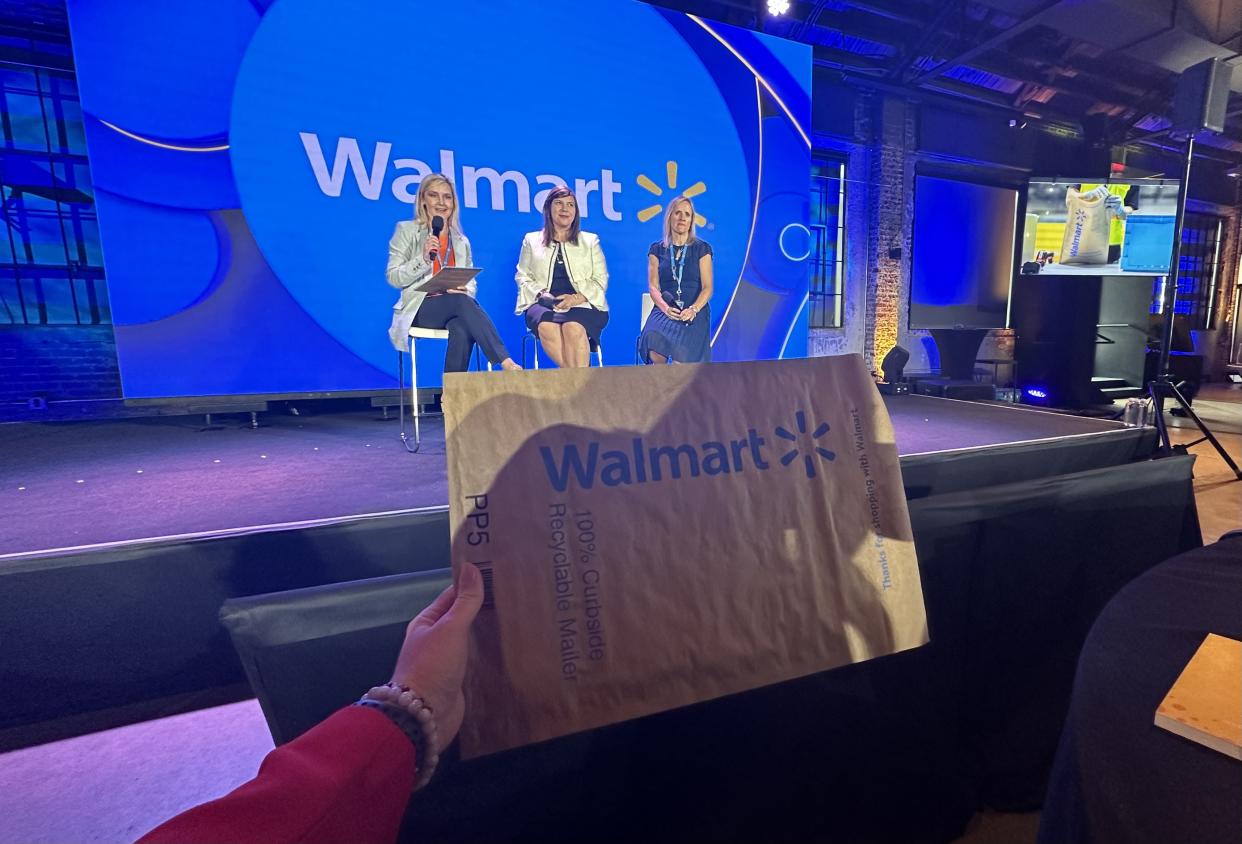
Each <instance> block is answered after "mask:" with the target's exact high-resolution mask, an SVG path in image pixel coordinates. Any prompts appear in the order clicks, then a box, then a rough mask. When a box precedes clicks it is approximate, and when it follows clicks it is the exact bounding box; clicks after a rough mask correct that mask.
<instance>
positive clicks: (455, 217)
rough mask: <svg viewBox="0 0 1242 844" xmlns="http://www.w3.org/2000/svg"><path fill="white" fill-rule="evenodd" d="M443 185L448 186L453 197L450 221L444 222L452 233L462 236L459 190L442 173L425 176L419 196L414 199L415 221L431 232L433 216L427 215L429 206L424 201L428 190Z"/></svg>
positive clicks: (419, 187) (420, 184) (419, 188)
mask: <svg viewBox="0 0 1242 844" xmlns="http://www.w3.org/2000/svg"><path fill="white" fill-rule="evenodd" d="M441 184H443V185H447V186H448V190H449V195H450V196H452V197H453V210H452V211H450V212H449V215H448V219H447V220H445V221H444V222H445V226H446V228H447V229H448V231H449V232H450V233H452V232H456V233H457V234H461V233H462V231H461V217H460V216H459V212H458V209H459V208H460V206H459V205H458V204H457V188H455V187H453V183H452V182H451V181H449V179H448V177H447V176H443V175H441V174H440V173H432V174H431V175H429V176H424V177H423V180H422V181H421V182H420V183H419V185H418V194H417V195H416V196H415V197H414V219H415V220H417V221H418V222H419V223H420V224H421V225H422V226H423V227H424V228H426V229H427V230H428V231H431V215H430V214H428V213H427V206H426V203H425V202H424V200H425V199H426V192H427V190H428V188H430V187H431V186H432V185H441Z"/></svg>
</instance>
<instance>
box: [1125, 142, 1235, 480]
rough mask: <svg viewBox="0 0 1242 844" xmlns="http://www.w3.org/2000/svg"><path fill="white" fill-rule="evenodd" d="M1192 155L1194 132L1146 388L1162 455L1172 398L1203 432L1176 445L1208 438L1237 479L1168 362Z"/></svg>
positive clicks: (1166, 450)
mask: <svg viewBox="0 0 1242 844" xmlns="http://www.w3.org/2000/svg"><path fill="white" fill-rule="evenodd" d="M1194 157H1195V135H1194V133H1193V132H1191V133H1190V134H1189V135H1187V137H1186V164H1185V169H1184V170H1183V172H1182V187H1181V190H1180V191H1179V192H1178V197H1177V217H1176V219H1175V221H1174V223H1173V255H1172V258H1171V259H1170V261H1169V274H1168V275H1166V276H1165V277H1164V290H1163V293H1164V296H1163V308H1162V312H1163V315H1164V325H1163V326H1162V331H1161V334H1160V362H1159V363H1158V364H1157V366H1156V377H1155V379H1154V380H1152V382H1151V383H1150V384H1148V385H1147V391H1148V393H1150V394H1151V400H1152V405H1153V408H1154V410H1155V414H1156V420H1155V421H1156V431H1157V433H1158V434H1159V435H1160V448H1161V451H1162V453H1163V454H1165V455H1169V454H1173V453H1174V447H1173V443H1172V440H1170V439H1169V427H1168V425H1167V424H1166V423H1165V419H1164V400H1165V399H1166V398H1172V399H1174V400H1176V401H1177V403H1178V404H1179V405H1181V408H1182V410H1183V411H1184V412H1185V414H1186V416H1188V417H1189V418H1190V419H1191V420H1193V421H1194V423H1195V425H1196V426H1197V427H1198V428H1199V431H1200V433H1202V434H1203V436H1201V437H1200V438H1199V439H1197V440H1195V441H1194V442H1189V443H1186V444H1184V445H1181V446H1179V447H1178V448H1179V449H1180V450H1181V451H1183V452H1184V451H1185V450H1186V449H1187V448H1189V447H1190V446H1193V445H1198V444H1199V443H1201V442H1203V441H1204V440H1207V441H1208V442H1210V443H1211V444H1212V447H1213V448H1215V449H1216V452H1217V454H1219V455H1220V456H1221V459H1222V460H1224V461H1225V463H1226V464H1227V465H1228V466H1229V468H1230V469H1232V470H1233V474H1234V476H1235V477H1237V478H1242V469H1239V468H1238V464H1237V463H1235V462H1234V461H1233V458H1232V457H1230V456H1229V452H1227V451H1225V449H1224V446H1222V445H1221V444H1220V441H1219V440H1217V439H1216V437H1215V436H1213V435H1212V432H1211V430H1209V429H1208V426H1207V425H1205V424H1204V423H1203V420H1202V419H1200V418H1199V415H1198V414H1197V413H1195V412H1194V410H1193V409H1191V407H1190V402H1188V401H1186V397H1185V396H1183V395H1182V392H1181V390H1179V389H1178V387H1177V384H1175V383H1174V382H1173V380H1172V372H1171V367H1170V364H1169V356H1170V353H1171V350H1172V348H1173V314H1174V311H1175V310H1176V305H1177V280H1178V276H1179V275H1180V273H1181V260H1182V227H1183V226H1184V225H1185V224H1186V198H1187V196H1186V195H1187V194H1188V193H1189V192H1190V167H1191V163H1192V162H1193V161H1194Z"/></svg>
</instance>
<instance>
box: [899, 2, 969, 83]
mask: <svg viewBox="0 0 1242 844" xmlns="http://www.w3.org/2000/svg"><path fill="white" fill-rule="evenodd" d="M965 8H966V3H965V0H944V5H942V6H941V7H940V11H938V12H937V13H936V17H934V18H932V21H931V23H929V24H928V25H927V28H926V29H925V30H924V31H923V35H922V37H920V38H919V39H918V41H916V42H914V43H913V44H910V45H908V46H907V47H906V48H905V49H904V50H902V51H901V52H900V54H898V56H897V62H896V63H895V64H894V65H893V69H892V70H890V71H889V73H888V78H889V79H901V78H902V77H903V76H905V73H906V71H907V70H908V69H909V68H910V65H911V63H912V62H913V61H914V60H915V58H916V57H918V55H919V54H920V53H921V52H922V51H923V48H924V47H926V46H927V45H928V44H930V43H931V42H932V39H934V38H935V37H936V36H938V35H939V34H940V31H941V30H942V29H944V25H945V22H946V21H948V19H949V16H950V15H952V14H953V13H954V12H955V11H959V10H961V11H965Z"/></svg>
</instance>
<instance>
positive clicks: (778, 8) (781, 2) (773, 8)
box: [768, 0, 789, 15]
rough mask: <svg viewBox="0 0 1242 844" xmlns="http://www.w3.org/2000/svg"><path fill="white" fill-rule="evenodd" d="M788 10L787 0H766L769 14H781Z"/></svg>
mask: <svg viewBox="0 0 1242 844" xmlns="http://www.w3.org/2000/svg"><path fill="white" fill-rule="evenodd" d="M788 11H789V0H768V14H769V15H783V14H785V13H786V12H788Z"/></svg>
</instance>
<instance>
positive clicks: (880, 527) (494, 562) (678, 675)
mask: <svg viewBox="0 0 1242 844" xmlns="http://www.w3.org/2000/svg"><path fill="white" fill-rule="evenodd" d="M445 392H446V395H447V396H448V399H449V401H448V402H447V403H446V404H447V410H446V423H445V424H446V431H447V447H448V470H449V493H450V518H451V522H452V529H453V564H454V567H458V566H460V565H461V563H463V562H465V561H469V562H472V563H475V564H477V565H479V566H480V568H481V569H482V570H483V572H484V582H485V585H486V590H487V598H486V600H485V606H484V609H483V610H482V611H481V612H480V614H479V617H478V619H477V620H476V622H475V624H474V626H473V629H472V639H471V652H470V663H469V667H468V670H467V677H466V705H467V714H466V721H465V724H464V725H463V727H462V730H461V748H462V756H463V758H472V757H476V756H480V755H483V754H487V753H492V752H495V751H499V750H505V749H507V748H513V747H518V746H521V745H525V744H529V743H532V742H537V741H542V740H544V739H550V738H554V737H556V736H562V735H567V734H569V733H574V732H578V731H580V730H587V729H590V728H593V727H600V726H603V725H606V724H611V723H615V722H618V721H623V720H628V719H631V718H637V717H639V716H643V715H648V714H651V713H655V712H660V711H663V710H667V709H672V708H675V707H680V706H685V705H688V704H692V703H696V702H698V701H703V700H708V699H711V698H716V697H719V696H721V695H728V694H732V693H735V692H741V691H744V690H747V689H752V688H755V687H758V686H764V685H768V684H771V683H777V682H780V681H783V680H789V679H792V678H795V677H800V676H804V675H807V674H812V673H815V672H818V671H823V670H825V669H829V668H834V667H837V666H840V665H845V664H847V663H853V662H860V661H862V660H866V659H870V658H872V657H876V656H881V655H884V654H890V653H894V652H896V651H901V650H905V649H907V648H912V647H916V646H918V645H921V644H924V643H926V642H927V621H926V615H925V611H924V607H923V595H922V588H921V585H920V582H919V573H918V566H917V562H916V560H915V555H914V544H913V542H912V539H911V534H910V517H909V513H908V511H907V509H906V501H905V495H904V492H903V488H902V483H901V474H900V467H899V465H898V461H897V449H896V445H895V443H894V441H893V429H892V425H891V423H890V422H889V419H888V414H887V412H886V410H885V408H884V405H883V403H882V402H881V401H880V397H879V394H878V392H877V391H876V388H875V385H874V383H873V382H872V379H871V377H870V376H869V375H868V373H867V371H866V369H865V367H864V365H863V362H862V359H861V358H859V357H858V356H856V355H848V356H842V357H834V358H816V359H808V360H790V361H756V362H750V363H715V364H695V365H678V366H645V367H641V366H635V367H612V368H604V369H600V368H595V369H576V370H552V371H549V370H544V371H530V370H528V371H524V372H513V373H503V374H490V375H484V374H480V373H474V374H452V375H447V376H446V377H445ZM778 717H779V715H778Z"/></svg>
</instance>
